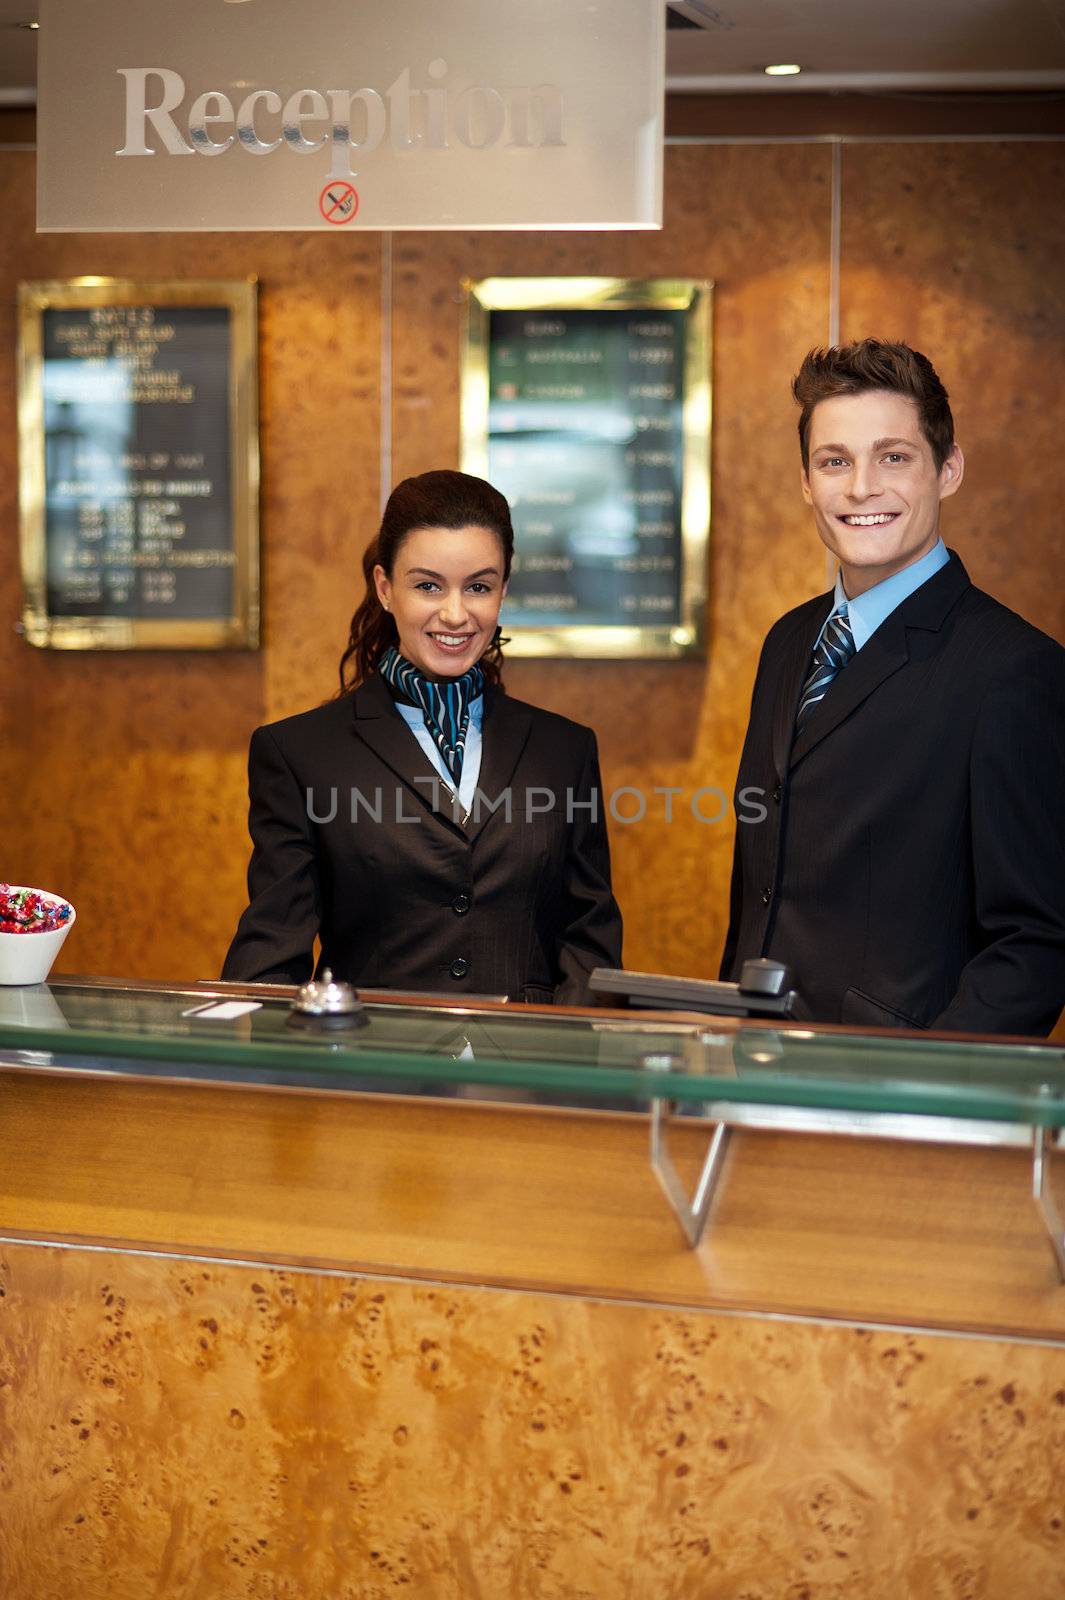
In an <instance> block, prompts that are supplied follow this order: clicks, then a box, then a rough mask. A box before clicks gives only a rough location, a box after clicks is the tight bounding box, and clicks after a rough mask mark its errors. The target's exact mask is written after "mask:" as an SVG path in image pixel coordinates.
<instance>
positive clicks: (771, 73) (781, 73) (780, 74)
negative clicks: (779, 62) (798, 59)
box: [763, 62, 802, 78]
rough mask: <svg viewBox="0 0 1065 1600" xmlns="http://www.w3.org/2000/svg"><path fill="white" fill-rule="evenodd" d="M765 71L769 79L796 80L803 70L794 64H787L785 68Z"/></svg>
mask: <svg viewBox="0 0 1065 1600" xmlns="http://www.w3.org/2000/svg"><path fill="white" fill-rule="evenodd" d="M763 70H764V71H765V75H766V77H767V78H794V77H795V75H796V73H799V72H801V71H802V68H801V67H797V66H796V65H795V64H794V62H786V63H785V64H784V65H783V66H778V67H766V68H764V69H763Z"/></svg>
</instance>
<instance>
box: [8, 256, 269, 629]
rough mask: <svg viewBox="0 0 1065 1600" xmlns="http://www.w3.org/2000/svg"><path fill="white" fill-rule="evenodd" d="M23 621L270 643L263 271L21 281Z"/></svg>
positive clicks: (26, 626)
mask: <svg viewBox="0 0 1065 1600" xmlns="http://www.w3.org/2000/svg"><path fill="white" fill-rule="evenodd" d="M19 508H20V546H21V561H22V582H23V612H22V627H23V632H24V635H25V637H26V639H27V640H28V642H29V643H30V644H33V645H38V646H45V647H52V648H59V649H67V650H123V649H182V650H195V649H199V650H216V649H255V648H256V647H257V645H258V642H259V451H258V375H257V339H256V285H255V283H254V281H247V282H231V281H218V282H212V281H205V280H198V281H194V282H187V283H182V282H156V281H142V282H131V281H128V280H124V279H114V278H75V279H70V280H64V281H53V282H44V283H23V284H21V285H20V286H19Z"/></svg>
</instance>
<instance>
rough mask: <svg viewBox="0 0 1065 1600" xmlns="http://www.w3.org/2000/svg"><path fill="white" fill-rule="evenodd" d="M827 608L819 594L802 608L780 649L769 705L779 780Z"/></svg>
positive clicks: (825, 597) (829, 601)
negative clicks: (776, 690)
mask: <svg viewBox="0 0 1065 1600" xmlns="http://www.w3.org/2000/svg"><path fill="white" fill-rule="evenodd" d="M831 609H832V595H831V594H823V595H820V596H819V597H818V599H817V600H816V601H811V602H810V604H809V605H808V606H804V607H803V610H804V612H805V613H806V615H804V616H799V617H797V618H796V619H795V627H794V629H793V631H792V635H791V638H790V639H788V640H787V641H786V642H785V644H784V646H783V650H784V656H783V660H782V662H781V668H780V680H779V681H780V692H779V694H778V695H777V697H776V699H775V700H774V702H773V765H774V767H775V768H776V774H777V777H778V778H783V776H784V774H785V773H786V772H787V770H788V752H789V750H790V749H791V736H792V733H793V732H794V731H795V713H796V712H797V711H798V709H799V695H800V694H801V693H802V686H803V684H804V683H805V682H806V677H807V674H808V672H809V670H810V657H811V655H812V653H813V648H814V643H815V641H816V639H817V636H818V634H819V633H820V632H821V629H822V628H823V627H824V623H825V618H826V617H827V616H828V614H829V612H830V610H831Z"/></svg>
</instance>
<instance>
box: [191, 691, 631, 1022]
mask: <svg viewBox="0 0 1065 1600" xmlns="http://www.w3.org/2000/svg"><path fill="white" fill-rule="evenodd" d="M481 733H482V759H481V770H480V777H479V780H478V790H479V791H480V793H481V794H482V795H483V796H485V797H486V800H487V802H488V803H489V804H490V806H494V807H495V808H496V809H494V810H492V809H490V808H489V804H483V805H481V806H480V807H479V808H478V811H476V812H474V813H473V814H471V817H470V819H469V820H468V822H467V823H466V824H465V825H463V822H462V820H461V818H460V817H459V815H458V814H457V812H456V810H455V809H454V808H453V806H452V805H451V803H450V798H449V794H448V790H447V789H446V787H445V785H444V784H443V782H442V780H441V779H440V778H439V777H438V776H437V774H436V773H435V772H434V770H433V768H432V767H431V766H430V763H429V761H428V759H427V758H426V756H425V755H424V753H423V752H422V749H421V747H420V746H419V744H418V742H417V740H416V739H415V738H414V735H413V734H412V732H411V730H410V728H409V727H408V726H407V724H406V723H405V722H404V721H403V719H402V718H401V717H400V715H399V713H398V712H397V710H396V707H395V704H394V702H393V700H392V697H391V695H390V693H389V691H388V688H387V687H386V685H385V683H384V682H383V680H382V679H381V678H380V677H379V676H377V675H375V676H374V677H372V678H370V679H368V680H367V682H366V683H364V684H363V685H361V686H360V687H359V688H358V689H356V690H355V692H354V693H353V694H350V695H345V696H344V697H343V698H341V699H339V700H334V701H331V702H330V703H329V704H327V705H324V706H321V707H319V708H317V709H316V710H313V711H307V712H304V713H302V714H301V715H299V716H295V717H288V718H286V719H285V720H284V721H282V722H276V723H273V724H271V725H270V726H267V727H263V728H258V729H256V731H255V733H254V734H253V736H252V741H251V750H250V754H249V759H248V777H249V793H250V814H249V827H250V830H251V835H252V844H253V850H252V857H251V864H250V866H249V868H248V894H249V899H250V904H249V906H248V908H247V910H246V911H245V912H244V915H243V916H242V917H241V919H240V924H239V926H238V928H237V932H236V936H235V938H234V940H233V943H232V945H231V947H230V950H229V954H228V955H227V957H226V961H225V966H224V968H223V973H222V976H223V977H224V978H232V979H245V980H254V979H263V980H273V981H275V982H285V983H302V982H304V981H305V980H306V979H307V978H308V977H309V976H310V975H311V969H312V965H313V959H312V947H313V944H314V940H315V937H316V936H319V937H320V938H321V959H320V962H319V968H322V967H326V966H328V967H331V968H332V971H333V973H334V976H337V977H341V978H346V979H348V980H349V981H351V982H354V983H356V984H359V983H362V984H366V985H367V986H369V987H372V988H401V989H414V990H433V991H436V992H438V993H439V992H447V993H455V994H462V993H478V994H506V995H509V996H510V997H511V998H513V999H515V1000H522V999H527V1000H541V1001H542V1000H552V999H553V1000H556V1001H558V1002H560V1003H566V1004H581V1003H584V1002H586V1001H587V1000H588V998H589V995H588V987H587V978H588V974H589V972H590V971H591V970H592V968H593V967H596V966H609V967H617V966H620V964H621V916H620V913H619V911H618V908H617V904H616V902H615V900H614V897H613V894H612V893H611V888H610V859H609V850H608V845H607V835H606V825H605V817H604V801H603V796H602V794H601V781H600V777H599V763H598V757H597V754H596V743H595V736H594V735H593V734H592V733H591V731H590V730H589V729H588V728H584V727H581V726H580V725H579V724H578V723H575V722H570V721H569V720H568V719H567V718H565V717H560V716H556V715H554V714H553V713H551V712H548V711H542V710H539V709H538V708H537V707H535V706H530V705H525V704H523V702H522V701H520V700H512V699H511V698H510V696H509V695H506V694H504V693H503V692H502V690H499V689H496V688H492V687H489V688H487V689H486V690H485V707H484V718H483V724H482V730H481ZM507 796H509V818H510V820H508V802H507Z"/></svg>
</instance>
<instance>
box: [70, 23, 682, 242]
mask: <svg viewBox="0 0 1065 1600" xmlns="http://www.w3.org/2000/svg"><path fill="white" fill-rule="evenodd" d="M40 21H41V27H40V33H39V36H38V37H39V50H40V55H39V62H40V66H39V84H38V175H39V176H38V227H39V228H40V229H41V230H42V231H50V232H52V231H64V230H65V231H73V230H92V231H97V232H98V231H122V230H136V231H142V230H148V231H153V232H155V231H161V230H188V229H214V230H219V231H223V232H226V233H229V232H233V231H234V230H239V229H249V230H250V229H264V230H274V229H278V228H287V229H319V230H324V231H326V232H333V233H343V232H351V231H354V230H356V229H360V228H419V229H422V228H462V229H470V228H492V229H498V228H509V229H515V228H656V227H660V226H661V205H662V132H663V104H664V61H665V7H664V5H663V4H662V3H661V0H610V3H609V4H605V3H603V0H597V3H595V4H592V3H589V0H535V3H533V4H530V3H529V0H447V3H446V4H441V3H440V0H388V3H387V4H378V5H373V4H369V3H361V4H355V3H353V0H306V3H304V4H300V5H296V4H293V0H242V3H240V4H236V3H227V0H180V4H173V3H171V4H164V3H163V0H77V3H76V4H75V3H72V0H41V5H40Z"/></svg>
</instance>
